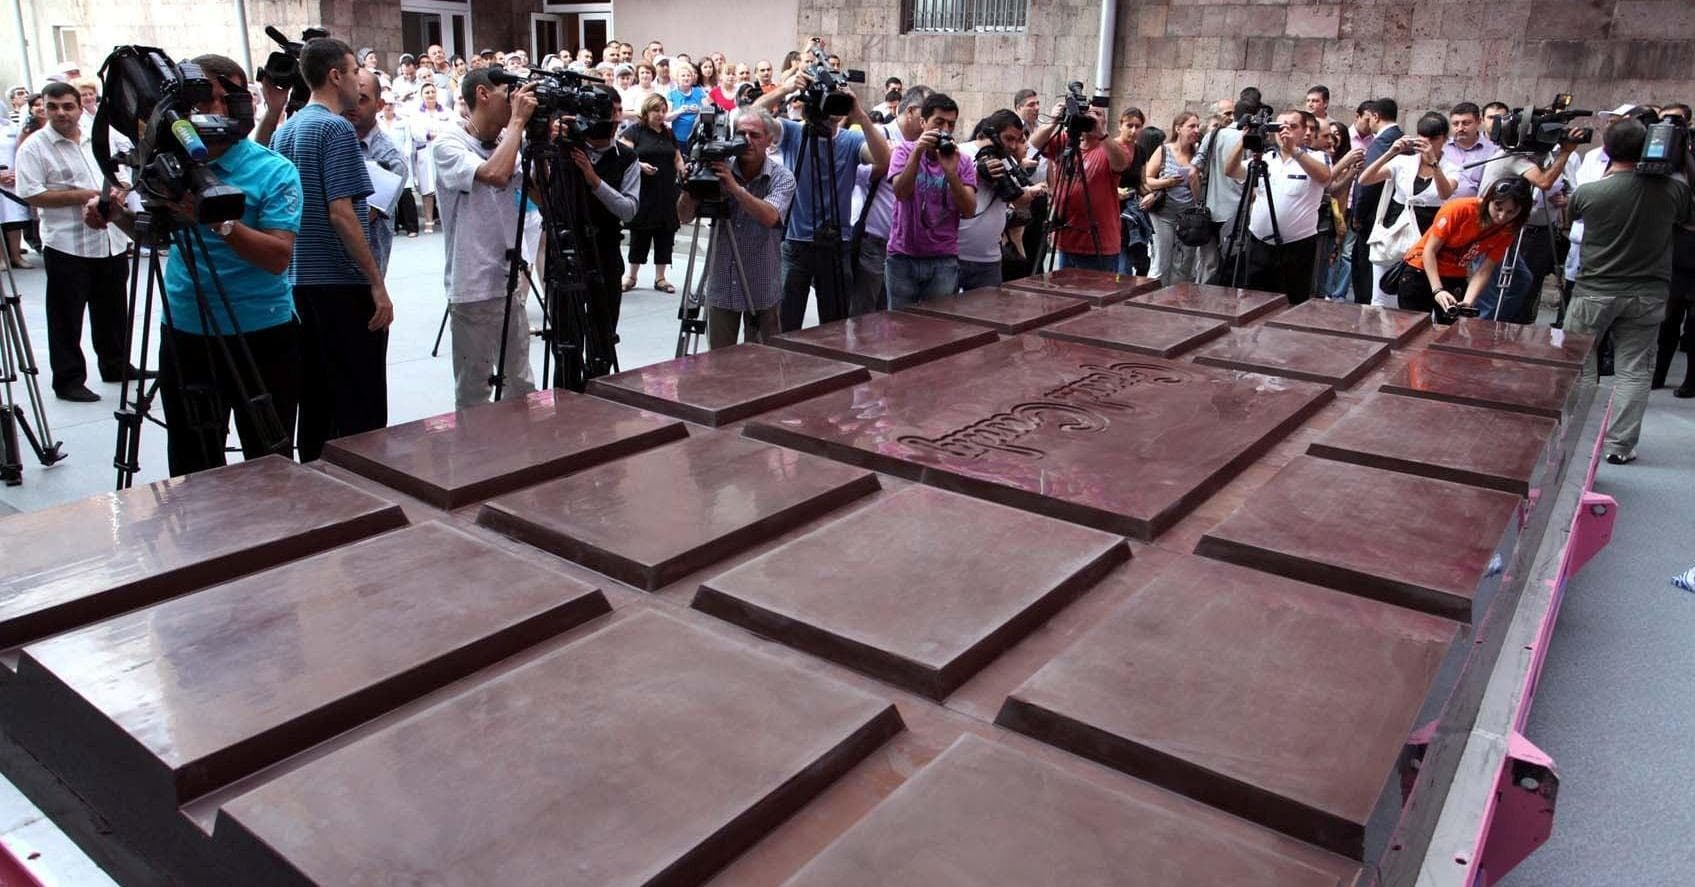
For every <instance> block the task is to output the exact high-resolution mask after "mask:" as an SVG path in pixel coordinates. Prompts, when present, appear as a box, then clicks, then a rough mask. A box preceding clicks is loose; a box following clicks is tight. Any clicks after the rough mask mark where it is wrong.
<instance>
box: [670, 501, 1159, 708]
mask: <svg viewBox="0 0 1695 887" xmlns="http://www.w3.org/2000/svg"><path fill="white" fill-rule="evenodd" d="M1035 540H1040V541H1039V543H1036V542H1035ZM1032 543H1035V544H1032ZM1129 556H1130V550H1129V547H1128V546H1126V545H1125V544H1124V540H1123V539H1120V538H1118V537H1116V536H1112V535H1109V534H1107V533H1102V532H1099V531H1097V530H1090V529H1087V528H1085V527H1080V526H1077V525H1075V524H1068V523H1065V522H1063V521H1056V520H1053V519H1052V518H1046V517H1042V516H1040V515H1034V514H1030V513H1028V512H1023V511H1018V510H1016V509H1012V508H1007V507H1005V506H1001V505H994V504H991V503H988V502H982V501H979V500H976V499H971V498H968V497H965V496H961V495H958V494H956V493H949V492H945V491H942V490H936V489H931V488H927V487H908V488H906V489H904V490H901V491H900V492H897V493H894V494H892V495H890V496H888V497H886V498H884V499H882V500H881V501H879V502H876V503H874V504H872V505H870V506H869V507H866V508H863V509H860V510H859V511H856V512H854V513H853V514H851V515H849V516H847V517H845V518H842V519H841V520H839V521H836V522H834V523H830V524H826V525H825V526H823V527H820V528H819V529H817V530H815V531H813V532H812V533H810V534H808V535H806V536H802V537H801V538H799V539H796V540H795V541H793V542H790V543H788V544H787V545H784V546H782V547H780V548H777V549H775V550H773V551H771V552H769V553H767V554H765V555H762V556H760V557H758V558H755V559H753V560H751V561H748V562H747V563H745V564H743V565H741V566H740V567H737V568H735V569H733V570H731V571H729V572H728V573H725V574H723V575H720V576H716V577H713V578H712V579H710V580H708V581H707V582H706V583H705V584H703V585H702V586H701V587H700V591H699V592H698V593H697V594H696V595H695V599H694V606H695V608H696V609H699V610H704V611H706V612H708V613H711V614H713V615H715V616H718V617H720V618H722V619H726V620H728V621H730V622H734V623H736V624H738V625H741V626H743V627H745V628H749V629H751V630H753V631H757V632H759V633H760V634H764V635H767V636H769V637H772V638H775V639H777V640H780V641H782V642H783V643H786V644H788V645H790V646H793V647H797V648H799V649H801V650H804V651H806V652H809V653H813V654H815V655H819V656H823V657H824V658H827V659H834V660H836V661H838V662H841V663H842V664H844V665H847V666H849V667H851V668H855V669H858V670H860V671H863V672H866V673H868V674H870V675H872V676H874V677H880V678H883V679H885V680H888V681H891V682H893V683H896V684H899V685H901V686H904V687H907V688H908V689H910V690H913V691H914V692H917V693H921V694H923V695H925V696H929V697H931V698H933V699H940V698H942V697H945V696H946V695H947V694H948V693H950V692H952V691H953V690H954V689H955V688H957V687H958V686H959V685H960V684H962V683H964V682H965V680H966V679H967V678H969V677H970V676H971V675H972V674H974V673H976V671H977V670H978V669H979V668H981V667H982V666H983V665H984V664H985V663H987V662H988V661H989V660H991V659H993V658H994V657H995V656H997V655H998V654H999V653H1000V652H1001V651H1002V650H1004V649H1006V648H1007V647H1009V646H1011V645H1012V644H1013V643H1015V642H1017V640H1018V639H1019V638H1020V637H1022V636H1023V635H1024V634H1025V633H1026V632H1028V631H1029V630H1030V629H1031V628H1033V627H1034V626H1036V625H1038V624H1040V623H1041V622H1042V621H1043V620H1044V619H1046V618H1047V617H1048V615H1050V614H1051V613H1053V612H1054V611H1055V610H1058V609H1059V608H1060V607H1062V606H1064V605H1065V604H1066V603H1067V602H1069V601H1070V600H1071V599H1072V598H1074V597H1076V596H1077V595H1078V594H1080V593H1082V592H1083V591H1085V590H1087V589H1088V588H1089V586H1091V585H1093V584H1094V583H1095V582H1096V581H1097V580H1099V579H1100V577H1101V576H1102V575H1103V574H1104V573H1105V572H1106V571H1107V570H1110V569H1111V568H1112V567H1114V566H1117V565H1118V564H1121V563H1123V562H1124V561H1125V560H1127V559H1128V558H1129Z"/></svg>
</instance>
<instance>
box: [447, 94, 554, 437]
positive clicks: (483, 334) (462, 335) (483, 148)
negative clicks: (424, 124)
mask: <svg viewBox="0 0 1695 887" xmlns="http://www.w3.org/2000/svg"><path fill="white" fill-rule="evenodd" d="M459 90H460V97H461V98H462V99H463V100H464V106H465V107H466V108H468V109H469V110H470V113H471V117H470V119H469V120H464V121H461V122H460V123H459V125H457V126H451V127H448V128H447V129H445V130H443V131H442V132H440V133H438V134H437V136H436V140H435V142H434V144H433V145H432V146H431V147H430V153H431V158H432V159H433V160H434V162H435V166H436V188H437V194H438V195H439V196H440V197H441V221H442V231H443V232H444V233H445V234H446V241H445V245H446V249H447V267H446V272H445V273H446V277H447V302H448V307H449V313H450V314H451V315H452V317H453V389H454V404H455V406H459V407H467V406H471V405H472V404H478V403H486V402H487V401H488V399H489V393H490V390H491V389H490V386H489V373H490V371H491V370H497V371H498V372H500V373H502V374H503V375H504V377H505V379H506V383H507V388H506V389H505V390H506V391H508V392H510V393H511V394H512V395H513V396H514V397H520V398H521V397H523V396H524V395H526V394H529V393H530V392H532V391H534V390H536V383H535V377H534V375H533V374H532V373H531V371H530V322H529V315H528V314H527V313H526V311H525V306H524V299H523V295H524V292H525V290H524V288H523V287H522V286H520V287H519V289H518V291H517V292H516V293H512V294H510V298H511V299H512V305H511V318H510V320H509V322H506V323H505V325H504V326H502V323H503V321H508V318H507V317H506V314H507V301H506V300H507V298H508V295H509V294H508V293H507V291H506V273H507V265H508V261H507V250H509V249H510V248H511V246H512V232H513V231H515V230H517V227H518V214H519V212H520V211H521V210H520V204H521V203H522V200H521V199H520V196H519V194H518V183H519V176H518V174H517V173H518V148H519V146H520V145H522V143H523V141H524V127H525V125H527V124H528V123H529V121H530V115H532V114H534V113H535V110H536V98H535V88H534V87H533V86H529V85H526V86H524V87H521V88H519V89H517V90H512V88H511V87H509V86H497V85H495V84H494V82H493V81H492V80H491V79H490V78H489V72H488V69H486V68H485V69H481V70H477V71H471V72H469V73H467V74H466V75H465V79H464V80H463V81H461V82H460V84H459ZM490 145H492V146H493V147H489V146H490ZM503 331H504V332H503ZM503 335H504V336H505V342H506V355H505V356H506V363H505V365H504V366H500V367H498V368H497V367H496V363H497V362H498V361H499V359H500V356H501V355H500V347H501V338H502V336H503ZM503 393H504V392H503Z"/></svg>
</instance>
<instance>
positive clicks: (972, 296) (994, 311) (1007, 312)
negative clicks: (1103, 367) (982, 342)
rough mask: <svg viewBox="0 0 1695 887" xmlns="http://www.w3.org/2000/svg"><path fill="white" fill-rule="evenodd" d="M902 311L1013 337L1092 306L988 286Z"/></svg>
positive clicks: (1077, 313) (1080, 312)
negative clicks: (982, 328) (976, 326)
mask: <svg viewBox="0 0 1695 887" xmlns="http://www.w3.org/2000/svg"><path fill="white" fill-rule="evenodd" d="M901 310H902V311H908V312H911V313H913V314H925V315H929V316H931V317H941V318H944V319H947V320H959V321H964V322H966V323H975V324H979V325H981V326H986V327H988V328H990V329H992V330H994V331H995V332H997V333H1004V334H1006V335H1009V336H1010V335H1014V334H1016V333H1022V332H1024V331H1026V330H1032V329H1035V328H1036V327H1039V326H1042V325H1044V324H1049V323H1053V322H1054V321H1056V320H1063V319H1064V318H1067V317H1075V316H1076V315H1079V314H1082V313H1083V312H1085V311H1087V310H1089V303H1088V302H1085V301H1082V300H1080V299H1075V298H1068V297H1066V296H1055V295H1050V294H1047V293H1033V292H1028V291H1025V290H1014V289H1006V288H1004V287H984V288H982V289H974V290H971V291H969V292H963V293H960V294H958V295H955V296H944V297H942V298H940V299H927V300H925V301H923V302H918V303H916V304H913V305H908V306H906V307H905V308H902V309H901Z"/></svg>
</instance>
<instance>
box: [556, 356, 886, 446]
mask: <svg viewBox="0 0 1695 887" xmlns="http://www.w3.org/2000/svg"><path fill="white" fill-rule="evenodd" d="M870 377H871V374H870V373H869V372H867V371H866V369H865V368H864V367H861V366H854V365H853V364H851V363H842V362H841V361H837V360H827V359H825V358H822V357H814V356H812V355H810V354H798V353H796V352H793V351H784V350H782V349H780V348H767V347H765V346H764V345H755V344H742V345H732V346H730V347H729V348H719V349H717V350H715V351H708V352H706V353H705V354H696V355H693V356H691V357H682V358H678V359H676V360H667V361H665V362H663V363H656V364H653V365H652V366H645V367H642V368H640V369H635V370H627V371H625V372H622V373H618V374H617V375H613V376H602V377H600V378H598V379H591V380H589V388H588V390H589V393H590V394H593V395H595V396H596V397H604V398H606V399H607V400H613V401H617V402H619V403H623V404H628V405H630V406H633V407H640V408H642V409H644V410H652V411H654V412H656V413H664V414H665V415H667V416H676V417H677V418H679V419H683V420H686V421H689V422H695V423H697V424H700V425H712V426H718V425H728V424H729V423H731V422H735V421H738V420H740V419H745V418H747V417H749V416H754V415H758V414H759V413H763V412H765V411H766V410H771V409H775V408H777V407H780V406H786V405H788V404H791V403H796V402H798V401H802V400H806V399H807V398H809V397H812V396H814V395H818V394H822V393H824V392H826V391H833V390H835V389H837V388H841V387H843V386H845V385H852V384H853V383H855V382H863V381H865V380H866V379H868V378H870Z"/></svg>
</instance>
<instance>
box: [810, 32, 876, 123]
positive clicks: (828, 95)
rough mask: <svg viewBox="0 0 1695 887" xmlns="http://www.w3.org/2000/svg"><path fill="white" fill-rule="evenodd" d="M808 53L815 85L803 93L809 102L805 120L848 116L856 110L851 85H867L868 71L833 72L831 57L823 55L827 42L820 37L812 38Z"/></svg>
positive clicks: (811, 75)
mask: <svg viewBox="0 0 1695 887" xmlns="http://www.w3.org/2000/svg"><path fill="white" fill-rule="evenodd" d="M806 51H807V52H808V53H810V54H811V55H812V64H810V65H808V66H807V68H806V73H807V76H809V77H811V78H812V85H811V86H808V87H807V88H806V89H804V90H802V91H801V94H800V95H801V98H802V99H803V100H804V101H805V102H806V119H808V120H823V119H824V118H826V117H846V116H847V115H848V113H849V112H850V111H852V110H853V104H854V101H855V99H854V96H853V93H852V92H850V91H849V89H848V84H850V83H864V82H865V72H864V71H859V70H854V69H849V70H848V71H846V72H845V73H837V72H836V71H834V70H832V69H831V68H830V61H829V58H828V57H827V56H825V55H824V42H823V41H822V40H819V39H818V38H817V37H814V38H812V43H811V44H810V45H809V46H807V49H806Z"/></svg>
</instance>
